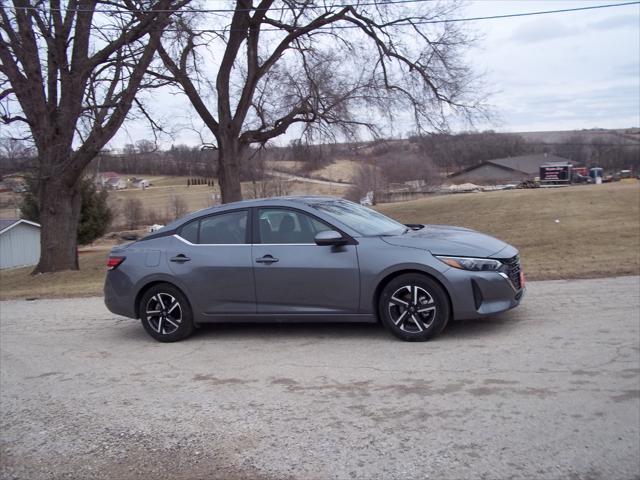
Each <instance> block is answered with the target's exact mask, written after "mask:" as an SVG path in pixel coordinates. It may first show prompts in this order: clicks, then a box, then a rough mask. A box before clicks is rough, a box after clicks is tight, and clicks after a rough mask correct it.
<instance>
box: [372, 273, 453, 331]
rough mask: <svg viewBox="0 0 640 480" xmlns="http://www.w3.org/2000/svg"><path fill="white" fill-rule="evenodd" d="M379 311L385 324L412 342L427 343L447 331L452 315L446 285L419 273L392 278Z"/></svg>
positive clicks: (380, 303) (383, 295)
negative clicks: (444, 286) (445, 329)
mask: <svg viewBox="0 0 640 480" xmlns="http://www.w3.org/2000/svg"><path fill="white" fill-rule="evenodd" d="M378 311H379V313H380V318H381V320H382V323H383V324H384V326H385V327H386V328H387V329H388V330H389V331H390V332H391V333H392V334H393V335H395V336H396V337H398V338H399V339H401V340H405V341H409V342H424V341H426V340H429V339H430V338H432V337H434V336H436V335H437V334H439V333H440V332H441V331H442V330H444V328H445V327H446V325H447V323H448V321H449V316H450V314H451V312H450V307H449V299H448V297H447V294H446V292H445V291H444V290H443V288H442V287H441V286H440V285H439V284H438V283H437V282H436V281H435V280H433V279H431V278H429V277H427V276H425V275H420V274H417V273H407V274H404V275H400V276H398V277H396V278H394V279H393V280H391V281H390V282H389V283H388V284H387V285H386V286H385V287H384V289H383V290H382V294H381V295H380V299H379V304H378Z"/></svg>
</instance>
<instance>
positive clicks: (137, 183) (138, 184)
mask: <svg viewBox="0 0 640 480" xmlns="http://www.w3.org/2000/svg"><path fill="white" fill-rule="evenodd" d="M131 185H133V186H134V187H135V188H141V189H143V190H144V189H145V188H148V187H149V180H147V179H146V178H136V179H135V180H132V181H131Z"/></svg>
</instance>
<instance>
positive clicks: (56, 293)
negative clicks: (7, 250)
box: [0, 250, 109, 314]
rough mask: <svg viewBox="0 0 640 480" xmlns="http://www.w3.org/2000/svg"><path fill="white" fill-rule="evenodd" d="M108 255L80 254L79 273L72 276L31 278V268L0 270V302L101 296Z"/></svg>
mask: <svg viewBox="0 0 640 480" xmlns="http://www.w3.org/2000/svg"><path fill="white" fill-rule="evenodd" d="M108 253H109V251H108V250H102V251H97V252H89V253H82V254H81V255H80V270H78V271H75V272H72V271H67V272H59V273H43V274H40V275H31V272H32V270H33V267H27V268H17V269H13V270H2V271H0V300H7V299H11V298H32V297H33V298H56V297H86V296H93V295H102V286H103V284H104V275H105V272H106V268H105V265H106V263H107V255H108ZM0 314H1V312H0Z"/></svg>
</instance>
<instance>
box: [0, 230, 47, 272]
mask: <svg viewBox="0 0 640 480" xmlns="http://www.w3.org/2000/svg"><path fill="white" fill-rule="evenodd" d="M39 261H40V225H38V224H37V223H35V222H30V221H29V220H24V219H19V220H16V219H12V220H0V269H5V268H16V267H27V266H30V265H36V264H37V263H38V262H39Z"/></svg>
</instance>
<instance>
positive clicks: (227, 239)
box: [179, 210, 248, 245]
mask: <svg viewBox="0 0 640 480" xmlns="http://www.w3.org/2000/svg"><path fill="white" fill-rule="evenodd" d="M247 219H248V213H247V211H246V210H241V211H237V212H229V213H221V214H219V215H213V216H210V217H204V218H201V219H199V220H194V221H192V222H190V223H187V224H186V225H184V226H183V227H182V228H181V229H180V233H179V235H180V236H181V237H182V238H184V239H185V240H187V241H188V242H191V243H194V244H201V245H202V244H205V245H221V244H226V245H238V244H243V243H246V239H247Z"/></svg>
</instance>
